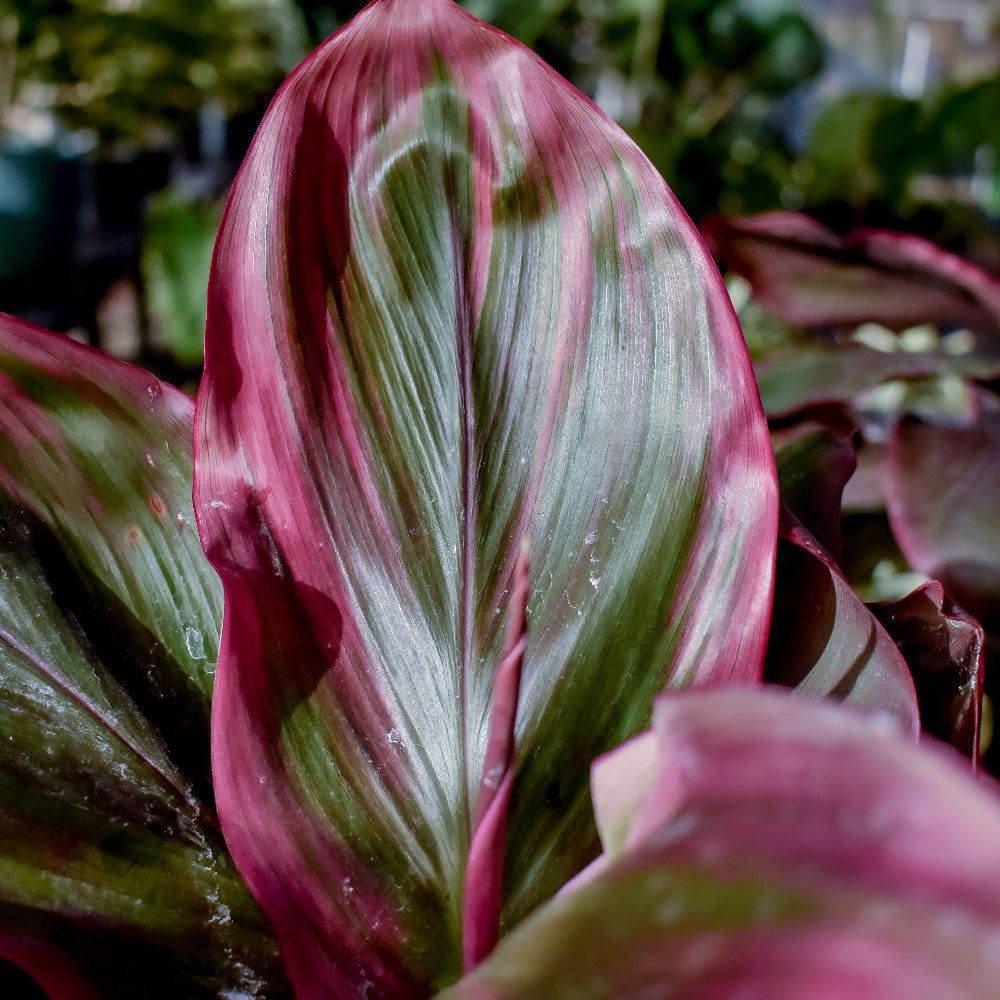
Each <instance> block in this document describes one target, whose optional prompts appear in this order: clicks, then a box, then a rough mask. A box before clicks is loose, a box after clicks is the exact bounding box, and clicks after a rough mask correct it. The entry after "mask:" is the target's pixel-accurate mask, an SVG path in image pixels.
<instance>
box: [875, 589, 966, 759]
mask: <svg viewBox="0 0 1000 1000" xmlns="http://www.w3.org/2000/svg"><path fill="white" fill-rule="evenodd" d="M868 607H869V608H870V610H871V612H872V614H874V615H875V617H876V618H878V620H879V621H880V622H881V623H882V625H883V627H884V628H885V629H886V631H887V632H888V633H889V635H891V636H892V639H893V641H894V642H895V643H896V645H897V646H898V647H899V651H900V652H901V653H902V654H903V656H904V657H905V659H906V662H907V664H909V667H910V673H911V674H912V675H913V681H914V684H915V685H916V689H917V698H918V701H919V704H920V722H921V726H922V727H923V729H924V731H925V732H928V733H930V734H931V735H932V736H936V737H937V738H938V739H940V740H944V741H945V742H947V743H951V744H952V746H954V747H955V748H956V749H957V750H959V751H961V752H962V753H963V754H965V756H966V757H969V758H970V759H971V760H972V762H973V765H975V764H976V763H977V762H978V760H979V729H980V722H981V718H982V702H983V673H984V665H983V628H982V626H981V625H980V624H979V622H977V621H976V620H975V619H974V618H973V617H972V616H971V615H968V614H966V613H965V612H964V611H963V610H962V609H961V608H960V607H958V605H956V604H955V602H954V601H952V600H951V599H950V598H949V597H948V596H947V595H946V594H945V592H944V588H943V587H942V586H941V584H940V583H939V582H938V581H937V580H931V581H929V582H928V583H925V584H923V585H922V586H920V587H918V588H917V589H916V590H914V591H913V593H912V594H908V595H907V596H906V597H903V598H901V599H900V600H898V601H886V602H884V603H880V604H869V605H868Z"/></svg>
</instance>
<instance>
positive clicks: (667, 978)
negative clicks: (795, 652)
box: [442, 689, 1000, 1000]
mask: <svg viewBox="0 0 1000 1000" xmlns="http://www.w3.org/2000/svg"><path fill="white" fill-rule="evenodd" d="M654 730H655V733H656V738H657V740H658V742H659V750H660V758H659V760H660V764H659V771H658V774H657V776H656V778H655V779H654V780H652V781H650V780H649V777H648V775H646V774H640V776H639V789H638V794H639V796H640V804H639V805H638V806H633V807H631V808H630V809H629V810H628V811H627V812H626V813H625V814H623V815H624V818H625V822H626V824H627V827H628V832H627V834H626V835H625V837H624V838H623V839H622V840H621V842H620V846H619V848H618V850H617V851H616V852H615V854H614V855H613V856H610V857H608V858H605V859H602V866H601V867H603V870H601V867H598V869H597V870H596V872H595V874H594V876H593V877H592V878H591V879H590V881H581V882H580V883H579V884H578V887H576V888H574V889H573V891H569V892H567V893H564V894H561V895H560V896H559V897H557V898H556V899H555V900H554V901H553V902H551V903H549V904H547V905H546V906H545V907H544V908H542V909H541V910H539V911H538V912H537V913H536V914H535V915H534V916H533V917H532V918H530V919H529V920H528V921H526V922H525V923H524V924H523V925H521V927H519V928H517V929H516V930H515V931H514V932H513V933H512V934H511V935H510V936H508V937H507V938H506V939H505V940H503V941H501V943H500V945H499V947H498V948H497V950H496V951H495V952H494V954H493V955H492V956H491V957H490V959H488V960H487V962H485V963H484V964H483V965H482V966H480V968H479V969H477V970H476V972H475V973H473V974H472V975H471V976H469V977H467V978H466V979H464V980H463V981H462V982H461V983H460V984H459V986H458V987H456V988H455V989H454V990H452V991H449V992H448V993H446V994H443V995H442V1000H445V998H447V1000H458V998H474V1000H501V998H504V1000H506V998H511V1000H513V998H518V1000H528V998H531V1000H535V998H539V1000H540V998H543V997H544V998H546V1000H548V998H556V1000H562V998H570V997H574V998H576V997H588V998H594V1000H601V998H617V997H626V996H628V997H632V996H656V997H668V998H670V997H677V998H685V1000H707V998H720V997H733V996H753V997H758V996H759V997H768V998H777V1000H792V998H796V997H803V996H810V997H813V996H819V997H824V998H830V1000H833V998H839V997H846V996H849V997H852V998H854V997H857V998H863V1000H876V998H878V1000H882V998H904V997H906V998H910V997H916V998H921V1000H932V998H940V997H954V998H958V997H965V998H978V997H982V998H987V997H991V996H993V995H994V993H995V990H996V976H997V972H998V968H1000V953H998V951H997V947H996V942H997V940H998V937H997V935H998V931H1000V906H998V904H997V900H998V898H1000V894H998V890H1000V877H998V874H997V873H998V872H1000V867H998V862H1000V800H998V798H997V791H996V786H995V784H993V783H992V782H991V783H989V784H986V783H982V782H979V781H976V780H974V779H973V778H972V777H971V776H970V775H969V773H968V767H967V764H964V763H963V761H962V760H961V759H960V758H959V757H958V756H957V755H955V754H954V753H953V752H951V751H949V750H948V749H947V748H944V747H937V746H935V747H933V748H926V747H925V748H919V747H916V746H913V745H912V744H910V743H908V742H907V741H905V740H903V739H901V738H900V736H899V734H898V732H897V731H896V730H895V727H893V726H887V725H885V720H881V721H880V720H873V719H871V718H868V717H863V716H859V715H857V714H855V713H852V712H850V711H848V710H847V709H846V708H844V707H841V706H833V705H829V704H822V703H818V702H813V701H810V700H808V699H801V698H796V697H794V696H792V695H790V694H784V693H782V694H779V693H776V692H775V691H773V690H771V691H767V690H766V689H765V690H747V689H744V690H736V689H733V690H727V691H714V692H683V693H679V694H676V695H671V696H667V697H665V698H663V699H661V700H660V702H659V703H658V705H657V709H656V714H655V726H654ZM625 752H627V753H634V752H635V751H634V746H633V745H627V746H626V748H625ZM602 770H603V763H602V764H600V765H599V766H598V767H597V768H596V769H595V782H596V783H599V782H601V781H602V780H603V778H602V773H601V772H602ZM605 777H614V778H615V780H617V781H619V782H620V781H621V780H622V775H621V773H620V772H608V773H607V774H606V775H605ZM605 819H608V817H605Z"/></svg>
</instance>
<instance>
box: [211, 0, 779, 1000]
mask: <svg viewBox="0 0 1000 1000" xmlns="http://www.w3.org/2000/svg"><path fill="white" fill-rule="evenodd" d="M199 414H200V417H199V429H198V444H197V449H198V469H197V476H196V508H197V511H198V517H199V526H200V528H201V531H202V537H203V541H204V543H205V545H206V550H207V552H208V554H209V557H210V558H211V560H212V561H213V563H214V564H215V566H216V567H217V568H218V570H219V572H220V574H221V575H222V577H223V582H224V586H225V592H226V613H225V622H226V624H225V628H224V633H223V643H222V652H221V655H220V661H219V671H218V682H217V685H216V696H215V698H216V701H215V704H214V708H213V747H214V762H215V777H216V782H217V795H218V799H219V806H220V812H221V815H222V820H223V825H224V828H225V831H226V835H227V839H228V841H229V843H230V846H231V848H232V850H233V852H234V856H235V858H236V860H237V863H238V864H239V866H240V869H241V871H242V872H243V874H244V875H245V877H246V878H247V880H248V882H249V884H250V886H251V888H252V889H253V891H254V892H255V894H256V895H257V897H258V898H259V899H260V901H261V902H262V904H263V905H264V908H265V909H266V911H267V912H268V914H269V915H270V916H271V918H272V921H273V922H274V924H275V927H276V929H277V932H278V934H279V938H280V939H281V943H282V948H283V954H284V956H285V958H286V961H287V963H288V966H289V968H290V970H291V975H292V978H293V980H294V982H295V985H296V988H297V989H298V990H299V992H300V993H301V995H303V996H316V995H328V994H329V993H330V992H337V991H341V992H345V993H346V992H350V991H358V990H363V989H369V990H370V991H371V993H372V995H389V994H392V993H396V992H401V991H416V992H420V991H423V990H426V989H428V988H430V987H431V986H432V985H434V984H443V983H446V982H447V981H449V980H450V979H453V978H455V977H456V976H457V975H458V973H459V971H460V967H461V955H462V944H461V937H462V925H463V921H464V920H467V919H468V918H469V912H470V906H471V909H472V910H474V911H475V912H482V913H494V912H496V911H497V910H498V909H499V908H500V905H499V904H500V900H499V899H498V898H496V893H497V892H499V886H498V885H497V880H496V878H495V872H496V870H497V863H498V859H497V852H498V851H500V850H502V849H503V839H504V838H503V837H502V836H499V831H501V830H502V829H503V826H504V824H505V825H506V831H507V849H506V864H505V870H504V878H503V894H504V895H503V917H502V919H503V921H504V924H505V925H509V924H512V923H513V922H515V921H517V920H518V919H520V918H521V917H523V916H524V915H525V914H526V913H527V912H528V911H530V910H531V909H532V908H534V907H535V906H537V905H538V904H539V903H540V902H542V901H543V900H544V899H546V898H547V897H549V896H550V895H552V893H553V892H554V891H555V890H556V889H557V888H558V887H559V886H560V885H561V884H562V883H563V881H564V880H565V879H566V878H567V877H568V876H570V875H572V874H573V873H574V872H575V871H577V870H579V869H580V868H581V867H582V866H583V865H584V864H585V863H586V862H588V861H589V860H590V859H591V858H592V857H593V856H594V854H595V852H596V850H597V837H596V831H595V829H594V827H593V820H592V818H591V815H590V808H589V803H588V800H587V776H588V769H589V765H590V762H591V760H592V759H593V758H594V757H595V756H596V755H597V754H599V753H602V752H604V751H606V750H608V749H610V748H611V747H613V746H615V745H617V744H618V743H619V742H621V741H622V740H623V739H624V738H626V737H627V736H629V735H631V734H633V733H635V732H637V731H638V730H639V729H641V728H642V726H643V725H644V724H645V723H646V722H647V721H648V716H649V706H650V702H651V697H652V695H653V694H654V693H655V692H657V691H658V690H660V689H661V688H663V687H664V685H666V684H671V685H681V684H690V683H694V682H699V681H700V682H707V681H712V682H721V681H725V680H730V679H744V680H753V679H756V678H757V677H759V673H760V668H761V655H762V647H763V641H764V633H765V630H766V623H767V617H768V611H769V595H770V579H771V569H772V560H773V549H774V533H775V523H776V498H775V484H774V474H773V467H772V459H771V456H770V450H769V446H768V441H767V437H766V432H765V429H764V425H763V420H762V416H761V413H760V409H759V403H758V401H757V396H756V390H755V388H754V385H753V378H752V374H751V372H750V368H749V364H748V361H747V358H746V355H745V349H744V347H743V345H742V340H741V337H740V334H739V330H738V328H737V326H736V324H735V320H734V317H733V315H732V312H731V309H730V307H729V304H728V300H727V298H726V296H725V292H724V290H723V288H722V286H721V283H720V282H719V279H718V275H717V273H716V272H715V270H714V268H713V266H712V263H711V261H710V259H709V258H708V257H707V255H706V253H705V251H704V249H703V247H702V246H701V244H700V242H699V240H698V237H697V235H696V234H695V233H694V231H693V230H692V228H691V226H690V223H689V222H688V220H687V219H686V218H685V216H684V215H683V213H682V212H681V210H680V209H679V208H678V206H677V204H676V202H675V201H674V199H673V198H672V196H671V195H670V193H669V191H668V190H667V188H666V186H665V185H664V183H663V181H662V180H661V179H660V178H659V177H658V176H657V175H656V174H655V172H654V170H653V169H652V167H651V166H650V165H649V163H648V162H647V161H646V160H645V159H644V158H643V157H642V156H641V154H640V153H639V152H638V150H637V149H636V147H635V146H634V145H633V144H632V143H631V142H630V141H629V140H627V139H626V138H625V137H624V136H623V135H622V133H620V132H619V131H618V130H617V128H616V127H615V126H614V125H613V124H612V123H611V122H609V121H608V120H607V119H606V118H605V117H604V116H603V115H602V114H601V113H600V112H599V111H597V110H596V109H595V108H594V107H593V106H592V105H591V104H590V103H589V102H588V101H586V99H584V98H583V97H582V96H581V95H579V94H578V93H577V92H575V91H574V90H573V89H572V88H571V87H569V86H568V85H567V84H566V83H565V82H563V81H562V80H560V79H559V78H558V77H556V76H555V75H554V74H553V73H552V71H551V70H549V69H548V68H547V67H545V66H544V64H543V63H541V62H540V61H539V60H538V59H537V58H536V57H535V56H533V55H532V54H530V53H529V52H528V51H527V50H525V49H523V48H522V47H520V46H519V45H517V44H516V43H514V42H513V41H512V40H510V39H509V38H507V37H505V36H504V35H502V34H501V33H499V32H497V31H495V30H493V29H491V28H489V27H487V26H485V25H483V24H481V23H480V22H477V21H476V20H475V19H473V18H472V17H470V16H469V15H467V14H466V13H464V12H463V11H461V10H460V9H459V8H457V7H456V6H454V5H453V4H451V3H450V2H448V0H427V2H425V3H415V2H406V0H377V2H376V3H374V4H372V5H371V6H369V7H368V8H367V9H366V10H365V11H364V12H363V13H362V14H361V15H359V17H358V18H357V19H356V20H355V21H354V22H352V24H351V25H349V26H348V27H347V28H345V29H344V30H343V31H342V32H340V33H339V34H338V35H336V36H334V37H333V38H332V39H331V40H329V41H328V42H327V43H326V44H325V45H324V46H323V47H322V48H321V49H320V50H318V52H317V53H316V54H314V56H313V57H312V58H311V59H309V60H308V61H307V62H306V63H305V64H304V65H303V67H301V68H300V70H299V71H297V72H296V73H295V74H294V75H293V76H292V77H291V78H290V80H289V81H288V82H287V83H286V85H285V86H284V88H283V90H282V91H281V92H280V94H279V96H278V97H277V98H276V100H275V102H274V104H273V105H272V107H271V109H270V111H269V113H268V115H267V117H266V119H265V122H264V124H263V126H262V128H261V130H260V132H259V134H258V136H257V138H256V140H255V142H254V145H253V148H252V150H251V152H250V154H249V157H248V159H247V162H246V163H245V165H244V167H243V170H242V173H241V175H240V177H239V178H238V180H237V183H236V185H235V188H234V191H233V195H232V198H231V201H230V204H229V206H228V209H227V213H226V217H225V220H224V223H223V227H222V230H221V233H220V238H219V242H218V245H217V250H216V257H215V262H214V270H213V276H212V281H211V288H210V302H209V324H208V334H207V345H206V378H205V382H204V383H203V389H202V395H201V397H200V401H199ZM525 543H527V544H528V545H529V547H530V583H529V586H528V588H527V591H528V592H527V595H526V600H527V609H526V623H527V632H526V635H527V640H526V646H525V648H524V652H523V661H521V663H522V668H519V669H517V670H514V671H510V672H508V673H505V675H504V676H505V677H506V678H507V680H506V681H504V682H503V683H499V686H498V688H497V691H498V697H497V698H496V699H495V698H494V684H495V683H497V671H498V669H499V666H500V662H501V656H502V652H503V644H504V632H505V629H506V625H507V620H508V618H510V617H511V615H512V614H513V615H514V617H516V616H517V615H518V614H519V612H518V611H517V608H516V607H514V608H513V609H512V608H511V607H510V605H511V596H510V592H511V589H512V587H513V585H514V576H515V565H516V564H517V563H518V560H519V558H520V556H519V553H521V552H522V550H523V547H524V545H525ZM511 685H514V687H513V688H512V687H511ZM505 731H506V736H503V734H504V732H505ZM494 736H495V737H496V738H493V737H494ZM501 737H502V738H501ZM497 781H501V782H507V781H509V785H508V787H507V788H506V790H505V791H504V792H503V793H502V794H497V795H496V796H495V797H493V798H492V800H491V801H492V804H491V806H490V809H488V810H487V811H486V812H487V814H488V815H484V816H477V813H478V812H479V810H478V807H477V803H478V798H479V795H480V789H481V787H489V786H490V784H491V782H497ZM508 795H509V815H507V816H506V819H504V818H503V817H502V816H499V815H498V814H497V812H496V810H500V811H501V812H504V813H506V811H507V805H506V803H507V801H508V799H507V796H508ZM494 807H495V808H494ZM463 897H464V899H465V904H464V905H465V914H464V915H463V904H462V900H463ZM474 919H477V918H474ZM471 930H476V931H477V932H481V936H480V937H479V940H481V941H483V942H486V944H485V945H482V946H475V947H471V949H470V950H467V953H466V962H467V963H468V962H470V961H475V958H476V957H478V955H479V954H481V951H482V948H483V947H488V942H489V941H490V940H491V938H492V937H493V936H495V933H496V928H493V929H492V930H491V929H490V928H488V927H486V928H482V927H478V928H472V929H471ZM469 932H470V928H469V927H468V926H467V927H466V938H467V944H468V935H469Z"/></svg>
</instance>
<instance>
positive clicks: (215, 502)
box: [208, 500, 229, 510]
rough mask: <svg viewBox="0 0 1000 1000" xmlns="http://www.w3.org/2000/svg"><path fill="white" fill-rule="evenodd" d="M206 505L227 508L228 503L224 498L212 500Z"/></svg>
mask: <svg viewBox="0 0 1000 1000" xmlns="http://www.w3.org/2000/svg"><path fill="white" fill-rule="evenodd" d="M208 506H209V507H212V508H214V509H215V510H229V504H227V503H226V501H225V500H212V501H211V502H210V503H209V505H208Z"/></svg>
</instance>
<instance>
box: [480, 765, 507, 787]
mask: <svg viewBox="0 0 1000 1000" xmlns="http://www.w3.org/2000/svg"><path fill="white" fill-rule="evenodd" d="M502 777H503V766H502V765H500V764H497V766H496V767H491V768H490V769H489V770H488V771H487V772H486V773H485V774H484V775H483V784H484V785H485V786H486V787H487V788H496V787H497V786H498V785H499V784H500V779H501V778H502Z"/></svg>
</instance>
